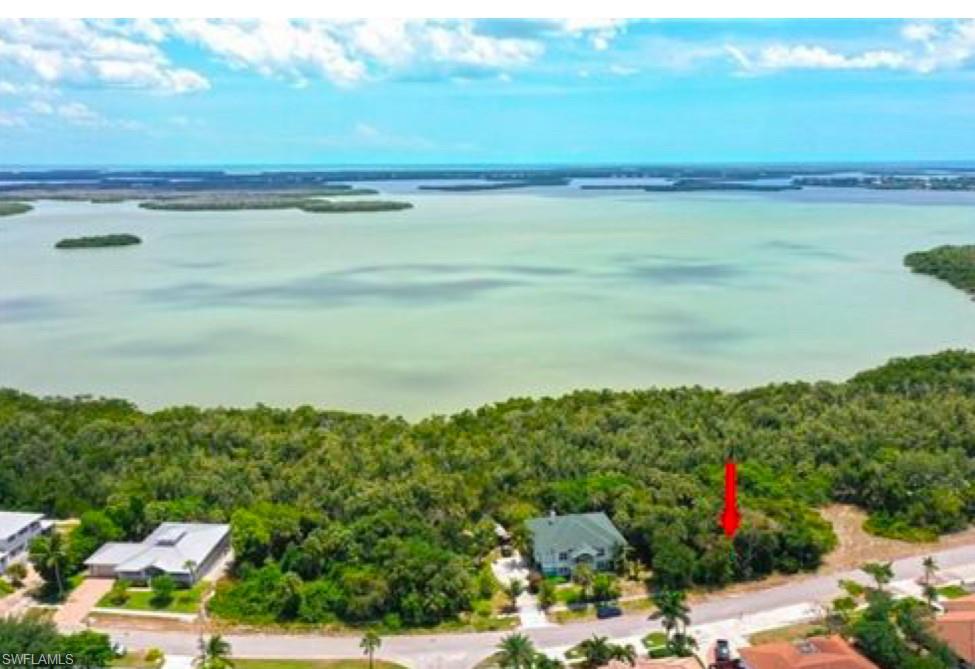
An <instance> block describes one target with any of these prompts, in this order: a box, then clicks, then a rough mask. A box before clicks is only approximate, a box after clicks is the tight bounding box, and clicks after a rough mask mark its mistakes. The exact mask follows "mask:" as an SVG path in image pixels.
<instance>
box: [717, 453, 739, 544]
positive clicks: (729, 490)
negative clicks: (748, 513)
mask: <svg viewBox="0 0 975 669" xmlns="http://www.w3.org/2000/svg"><path fill="white" fill-rule="evenodd" d="M740 524H741V513H739V512H738V478H737V466H736V465H735V461H734V460H727V461H726V462H725V463H724V511H723V512H722V513H721V528H722V529H723V530H724V535H725V536H726V537H728V538H729V539H730V538H731V537H733V536H735V532H737V531H738V526H739V525H740Z"/></svg>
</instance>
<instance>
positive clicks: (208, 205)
mask: <svg viewBox="0 0 975 669" xmlns="http://www.w3.org/2000/svg"><path fill="white" fill-rule="evenodd" d="M363 190H366V189H363ZM372 193H375V191H369V193H368V194H372ZM139 206H140V207H141V208H143V209H152V210H157V211H252V210H253V211H260V210H269V209H299V210H301V211H307V212H311V213H316V214H318V213H349V212H369V211H398V210H401V209H410V208H411V207H412V206H413V205H412V204H411V203H410V202H398V201H395V200H342V201H335V200H324V199H318V198H311V197H287V196H269V197H264V196H255V197H237V198H234V197H220V198H180V199H170V200H149V201H146V202H141V203H139Z"/></svg>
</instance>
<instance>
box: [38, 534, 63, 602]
mask: <svg viewBox="0 0 975 669" xmlns="http://www.w3.org/2000/svg"><path fill="white" fill-rule="evenodd" d="M30 558H31V562H32V563H33V564H34V568H35V569H37V571H38V572H40V573H41V575H42V576H44V577H45V580H50V579H48V578H47V576H49V575H51V576H54V582H55V583H56V584H57V586H58V599H63V598H64V568H65V566H66V565H67V562H68V548H67V546H66V545H65V543H64V538H63V537H62V536H61V533H60V532H57V531H55V532H52V533H51V536H49V537H38V538H37V539H35V540H34V542H33V543H32V544H31V545H30Z"/></svg>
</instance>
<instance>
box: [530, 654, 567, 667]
mask: <svg viewBox="0 0 975 669" xmlns="http://www.w3.org/2000/svg"><path fill="white" fill-rule="evenodd" d="M531 666H532V669H565V663H564V662H563V661H562V660H556V659H555V658H554V657H549V656H548V655H545V654H544V653H535V657H534V658H533V659H532V665H531Z"/></svg>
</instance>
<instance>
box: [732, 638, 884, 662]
mask: <svg viewBox="0 0 975 669" xmlns="http://www.w3.org/2000/svg"><path fill="white" fill-rule="evenodd" d="M739 652H740V653H741V658H742V659H743V660H744V661H745V664H746V666H747V667H748V669H877V665H875V664H874V663H873V662H871V661H870V660H868V659H867V658H865V657H863V656H862V655H860V654H859V653H858V652H856V651H855V650H854V649H853V647H852V646H850V644H849V643H847V642H846V640H844V639H843V638H842V637H838V636H831V637H811V638H809V639H806V640H805V641H803V642H800V643H796V644H793V643H768V644H763V645H761V646H752V647H750V648H742V649H741V650H740V651H739Z"/></svg>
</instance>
